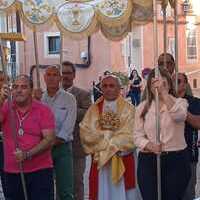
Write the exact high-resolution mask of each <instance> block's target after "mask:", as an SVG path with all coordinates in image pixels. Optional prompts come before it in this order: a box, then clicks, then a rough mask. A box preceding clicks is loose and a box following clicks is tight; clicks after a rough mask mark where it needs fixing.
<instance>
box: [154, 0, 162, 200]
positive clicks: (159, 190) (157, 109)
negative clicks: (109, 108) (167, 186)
mask: <svg viewBox="0 0 200 200" xmlns="http://www.w3.org/2000/svg"><path fill="white" fill-rule="evenodd" d="M153 40H154V66H155V78H159V69H158V66H157V61H158V26H157V1H156V0H153ZM155 100H156V142H157V144H160V113H159V96H158V90H156V95H155ZM156 158H157V159H156V161H157V191H158V200H161V162H160V154H157V156H156Z"/></svg>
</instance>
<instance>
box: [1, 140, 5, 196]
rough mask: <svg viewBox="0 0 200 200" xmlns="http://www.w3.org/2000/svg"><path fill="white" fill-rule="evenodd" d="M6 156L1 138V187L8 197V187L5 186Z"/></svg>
mask: <svg viewBox="0 0 200 200" xmlns="http://www.w3.org/2000/svg"><path fill="white" fill-rule="evenodd" d="M3 167H4V155H3V141H2V138H1V137H0V176H1V185H2V189H3V193H4V196H5V197H6V192H5V191H6V186H5V174H4V170H3Z"/></svg>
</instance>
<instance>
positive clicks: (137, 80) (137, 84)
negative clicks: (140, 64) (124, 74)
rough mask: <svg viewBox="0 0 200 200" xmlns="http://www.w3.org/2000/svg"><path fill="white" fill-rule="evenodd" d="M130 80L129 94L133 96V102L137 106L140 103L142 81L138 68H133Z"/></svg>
mask: <svg viewBox="0 0 200 200" xmlns="http://www.w3.org/2000/svg"><path fill="white" fill-rule="evenodd" d="M129 80H130V88H129V93H128V95H127V96H128V97H131V101H132V104H133V105H135V106H137V105H138V104H139V103H140V98H141V83H142V79H141V77H140V76H139V74H138V72H137V70H135V69H134V70H132V72H131V75H130V77H129Z"/></svg>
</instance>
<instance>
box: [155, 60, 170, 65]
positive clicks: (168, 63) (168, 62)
mask: <svg viewBox="0 0 200 200" xmlns="http://www.w3.org/2000/svg"><path fill="white" fill-rule="evenodd" d="M164 64H165V62H164V61H159V62H158V65H161V66H162V65H164ZM166 64H167V65H172V64H174V62H172V61H170V60H169V61H166Z"/></svg>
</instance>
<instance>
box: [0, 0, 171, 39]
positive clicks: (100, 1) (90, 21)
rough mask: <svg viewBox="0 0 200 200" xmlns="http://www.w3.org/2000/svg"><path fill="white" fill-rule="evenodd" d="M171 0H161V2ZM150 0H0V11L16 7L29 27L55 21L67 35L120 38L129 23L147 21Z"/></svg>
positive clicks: (164, 3)
mask: <svg viewBox="0 0 200 200" xmlns="http://www.w3.org/2000/svg"><path fill="white" fill-rule="evenodd" d="M173 1H174V0H162V3H163V6H164V5H166V4H167V3H168V2H170V4H171V5H173ZM152 7H153V0H78V1H77V0H69V1H66V0H0V11H6V12H9V13H10V10H12V9H14V8H16V9H18V10H19V11H20V13H21V17H22V19H23V20H24V22H26V23H27V24H28V25H29V26H30V27H32V28H36V29H37V27H39V26H41V25H44V24H47V23H53V22H55V23H56V24H57V26H58V28H59V29H60V30H61V31H62V32H63V33H65V34H67V35H68V36H70V37H72V38H75V39H80V38H83V37H85V36H89V35H91V34H92V33H94V32H95V31H97V30H99V29H100V30H101V31H102V33H103V34H104V35H105V37H107V38H109V39H111V40H120V39H122V38H123V37H124V36H125V35H126V34H127V33H128V31H129V30H130V24H131V23H132V22H133V24H141V23H145V22H147V21H149V20H150V19H151V18H152V15H153V14H152V13H153V9H152Z"/></svg>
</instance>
